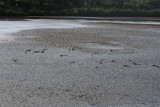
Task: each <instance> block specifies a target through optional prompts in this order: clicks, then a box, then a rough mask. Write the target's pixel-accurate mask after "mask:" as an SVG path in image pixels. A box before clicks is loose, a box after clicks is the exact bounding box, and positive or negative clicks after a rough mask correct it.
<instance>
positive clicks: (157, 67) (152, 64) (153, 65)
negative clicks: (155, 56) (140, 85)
mask: <svg viewBox="0 0 160 107" xmlns="http://www.w3.org/2000/svg"><path fill="white" fill-rule="evenodd" d="M151 66H153V67H157V68H160V66H158V65H154V64H152V65H151Z"/></svg>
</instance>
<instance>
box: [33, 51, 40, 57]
mask: <svg viewBox="0 0 160 107" xmlns="http://www.w3.org/2000/svg"><path fill="white" fill-rule="evenodd" d="M38 53H41V51H35V52H34V53H33V56H35V55H37V54H38Z"/></svg>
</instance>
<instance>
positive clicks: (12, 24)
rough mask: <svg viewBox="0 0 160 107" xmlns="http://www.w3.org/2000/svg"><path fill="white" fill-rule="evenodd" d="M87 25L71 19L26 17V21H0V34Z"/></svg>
mask: <svg viewBox="0 0 160 107" xmlns="http://www.w3.org/2000/svg"><path fill="white" fill-rule="evenodd" d="M77 27H87V26H86V25H82V24H80V23H77V22H73V21H71V20H55V19H28V20H27V21H3V20H1V21H0V34H5V33H11V32H16V31H20V30H26V29H38V28H57V29H60V28H64V29H65V28H77Z"/></svg>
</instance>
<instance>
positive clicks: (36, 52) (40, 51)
mask: <svg viewBox="0 0 160 107" xmlns="http://www.w3.org/2000/svg"><path fill="white" fill-rule="evenodd" d="M45 50H47V49H43V50H39V51H35V52H34V53H33V56H35V55H37V54H38V53H44V51H45Z"/></svg>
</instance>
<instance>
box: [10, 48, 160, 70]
mask: <svg viewBox="0 0 160 107" xmlns="http://www.w3.org/2000/svg"><path fill="white" fill-rule="evenodd" d="M46 50H47V49H43V50H38V51H34V52H33V54H32V55H33V56H35V55H38V54H40V53H45V51H46ZM74 50H75V47H72V48H70V49H69V51H74ZM28 52H31V49H27V50H26V51H25V54H27V53H28ZM110 52H113V50H110ZM95 54H99V53H98V52H93V53H92V58H93V57H94V55H95ZM59 56H60V57H67V56H68V55H66V54H60V55H59ZM12 60H13V62H15V63H16V62H18V61H17V59H12ZM104 60H105V59H101V60H100V62H99V63H100V64H103V62H104ZM111 62H112V63H115V62H116V61H115V60H111ZM129 62H131V63H132V64H133V65H135V66H136V65H140V64H138V63H136V62H134V61H132V60H129ZM74 63H75V61H70V65H72V64H74ZM150 66H153V67H157V68H160V66H158V65H155V64H151V65H150ZM123 67H129V65H123ZM97 68H100V67H98V66H96V67H94V68H93V71H96V69H97Z"/></svg>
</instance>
